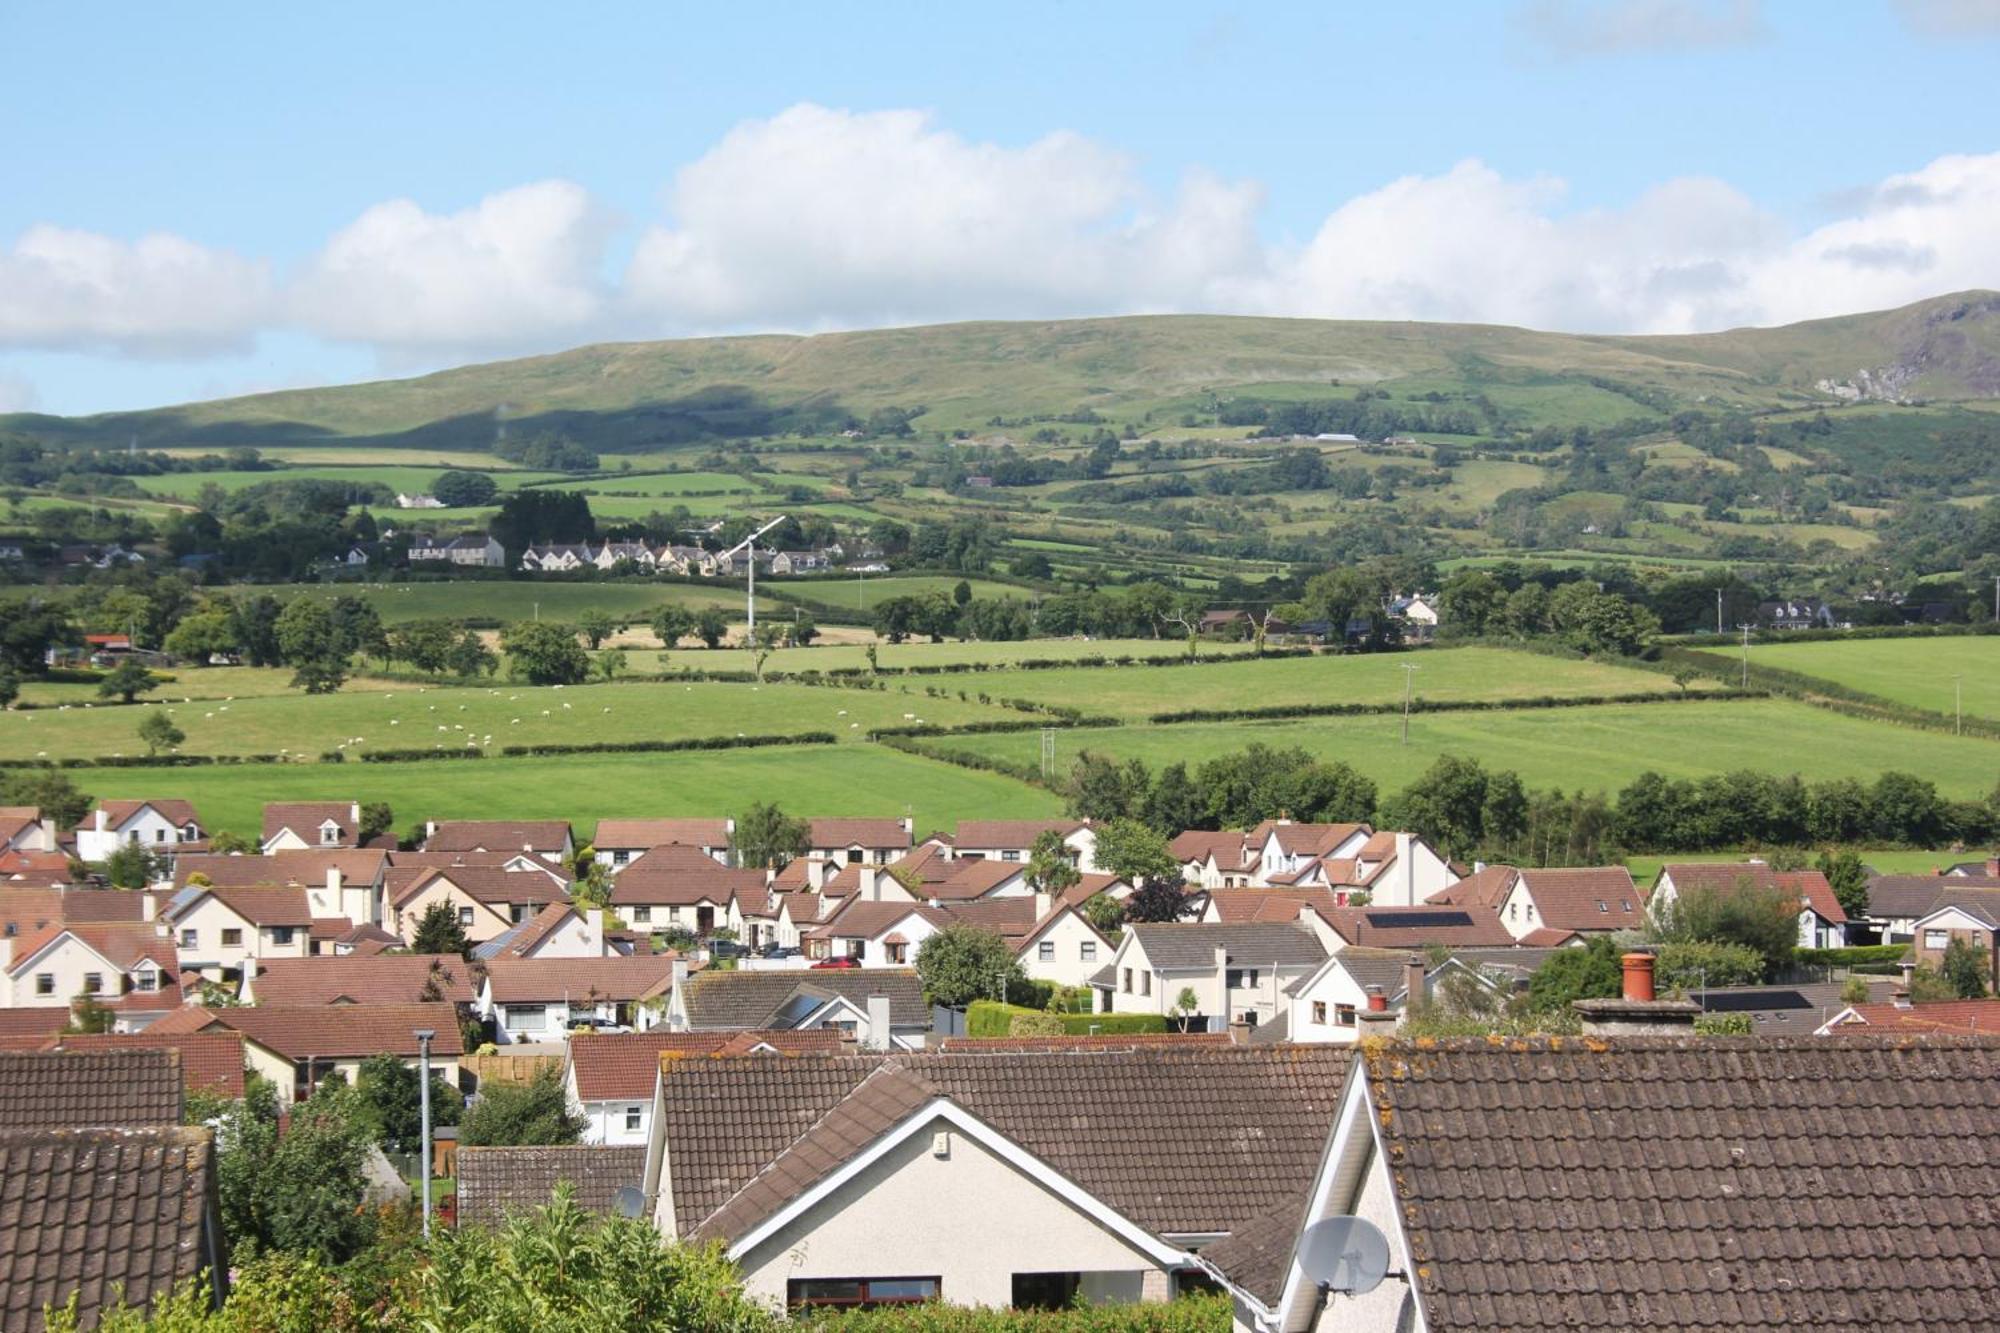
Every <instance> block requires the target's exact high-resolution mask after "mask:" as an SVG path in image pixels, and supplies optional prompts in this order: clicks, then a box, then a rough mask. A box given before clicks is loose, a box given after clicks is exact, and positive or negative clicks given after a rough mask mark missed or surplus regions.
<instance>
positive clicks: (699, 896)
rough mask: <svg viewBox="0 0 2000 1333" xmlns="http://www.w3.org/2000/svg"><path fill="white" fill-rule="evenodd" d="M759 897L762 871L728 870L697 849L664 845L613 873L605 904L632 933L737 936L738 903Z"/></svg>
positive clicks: (740, 933) (741, 931) (740, 924)
mask: <svg viewBox="0 0 2000 1333" xmlns="http://www.w3.org/2000/svg"><path fill="white" fill-rule="evenodd" d="M764 894H765V882H764V872H763V871H761V870H732V869H729V868H727V867H725V866H722V865H718V864H717V863H716V861H715V859H714V858H713V857H711V856H709V855H708V854H707V853H706V852H704V851H702V849H701V848H699V847H691V846H688V845H686V844H684V843H669V844H667V845H665V846H661V847H655V848H653V849H651V850H650V851H647V852H645V853H643V854H642V855H641V856H640V857H639V858H638V859H637V860H635V861H632V862H631V863H629V864H628V865H627V867H626V868H625V869H624V870H622V871H620V872H619V874H618V877H617V878H616V879H614V880H612V882H611V897H610V905H611V907H612V908H613V909H614V910H615V911H616V912H617V913H618V915H619V916H620V917H622V918H623V919H624V920H625V921H627V922H628V923H630V925H631V926H632V928H633V929H634V930H640V931H668V930H685V931H687V932H688V933H690V934H692V935H694V936H695V937H696V938H698V939H707V938H708V937H709V936H710V935H712V934H714V933H715V932H716V931H718V930H727V931H730V932H732V933H733V934H735V935H737V936H738V937H742V936H744V934H745V932H744V922H743V916H744V910H743V903H744V901H746V900H747V901H749V902H750V903H751V904H752V905H753V906H756V905H760V904H761V902H762V900H763V897H764ZM758 942H759V943H761V942H762V941H758Z"/></svg>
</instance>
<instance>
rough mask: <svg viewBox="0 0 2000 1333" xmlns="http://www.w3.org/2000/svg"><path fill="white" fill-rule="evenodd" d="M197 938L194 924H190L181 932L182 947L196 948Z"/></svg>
mask: <svg viewBox="0 0 2000 1333" xmlns="http://www.w3.org/2000/svg"><path fill="white" fill-rule="evenodd" d="M195 938H196V932H195V929H194V927H193V926H189V927H188V928H187V929H186V930H184V931H182V932H181V948H183V949H192V948H194V947H195V945H194V942H195Z"/></svg>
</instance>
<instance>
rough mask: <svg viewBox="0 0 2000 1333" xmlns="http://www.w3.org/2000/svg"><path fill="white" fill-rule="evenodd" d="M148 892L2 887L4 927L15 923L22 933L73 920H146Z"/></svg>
mask: <svg viewBox="0 0 2000 1333" xmlns="http://www.w3.org/2000/svg"><path fill="white" fill-rule="evenodd" d="M148 896H149V895H147V894H145V893H138V892H134V891H133V890H131V889H84V888H65V889H32V888H12V887H9V888H0V928H4V927H7V926H11V927H13V932H12V933H13V935H14V936H16V937H19V936H22V935H26V934H29V933H31V932H33V931H37V930H41V929H43V928H45V927H48V926H59V925H64V924H66V923H70V922H86V921H143V920H145V919H146V900H147V898H148ZM15 956H16V957H19V956H20V955H19V953H18V952H17V953H16V954H15Z"/></svg>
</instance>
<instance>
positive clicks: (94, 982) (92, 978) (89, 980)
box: [83, 972, 104, 995]
mask: <svg viewBox="0 0 2000 1333" xmlns="http://www.w3.org/2000/svg"><path fill="white" fill-rule="evenodd" d="M83 993H84V994H85V995H102V994H103V993H104V974H103V973H102V972H86V973H84V974H83Z"/></svg>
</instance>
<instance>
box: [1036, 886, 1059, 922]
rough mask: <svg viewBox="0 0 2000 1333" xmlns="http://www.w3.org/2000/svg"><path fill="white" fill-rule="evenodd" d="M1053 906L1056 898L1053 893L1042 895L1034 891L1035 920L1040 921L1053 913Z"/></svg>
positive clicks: (1039, 891)
mask: <svg viewBox="0 0 2000 1333" xmlns="http://www.w3.org/2000/svg"><path fill="white" fill-rule="evenodd" d="M1055 906H1056V896H1055V895H1054V894H1053V893H1043V892H1042V891H1041V890H1039V889H1037V890H1036V891H1035V920H1037V921H1040V920H1041V919H1042V918H1043V917H1045V916H1047V915H1048V914H1049V913H1050V912H1052V911H1054V910H1055Z"/></svg>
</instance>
